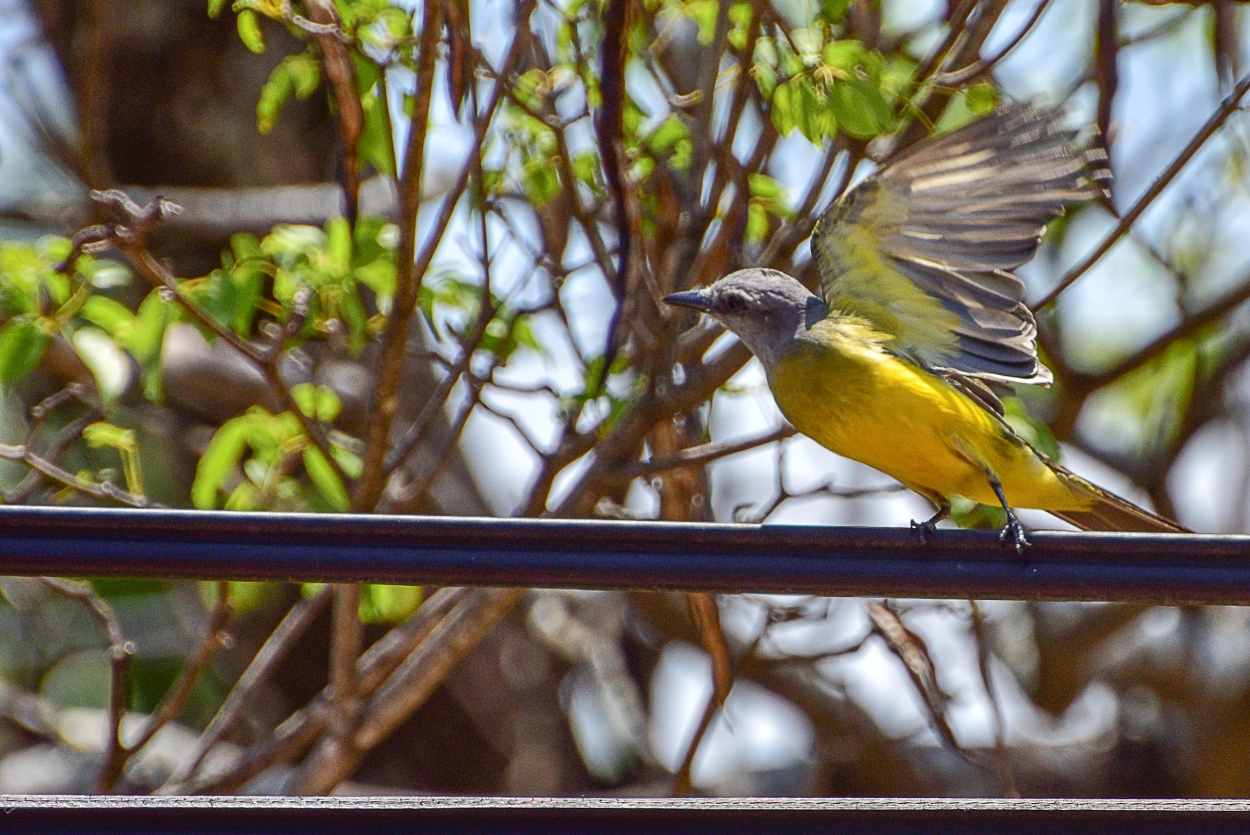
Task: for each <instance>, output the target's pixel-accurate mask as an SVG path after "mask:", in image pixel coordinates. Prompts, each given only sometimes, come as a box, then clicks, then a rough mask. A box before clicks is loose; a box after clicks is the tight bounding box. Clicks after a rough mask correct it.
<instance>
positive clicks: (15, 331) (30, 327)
mask: <svg viewBox="0 0 1250 835" xmlns="http://www.w3.org/2000/svg"><path fill="white" fill-rule="evenodd" d="M47 342H48V336H47V334H45V333H44V332H43V328H41V327H39V324H38V323H37V322H33V321H31V320H30V319H26V318H18V319H12V320H10V321H9V323H8V324H6V325H5V326H4V327H3V328H0V384H8V383H13V382H16V381H17V380H20V379H22V378H23V377H25V376H26V375H27V374H29V373H30V372H31V371H33V370H34V368H35V366H36V365H38V364H39V360H40V359H42V358H43V351H44V348H45V346H46V345H47Z"/></svg>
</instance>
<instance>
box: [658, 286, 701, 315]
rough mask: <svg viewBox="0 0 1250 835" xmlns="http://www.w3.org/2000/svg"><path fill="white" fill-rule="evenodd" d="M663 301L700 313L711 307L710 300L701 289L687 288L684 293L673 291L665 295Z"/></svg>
mask: <svg viewBox="0 0 1250 835" xmlns="http://www.w3.org/2000/svg"><path fill="white" fill-rule="evenodd" d="M664 301H665V303H666V304H671V305H674V306H676V307H688V308H690V309H691V310H698V311H700V312H701V313H707V312H708V311H709V310H711V309H712V304H711V301H710V300H709V299H708V297H707V294H706V293H704V292H703V291H702V290H687V291H686V292H684V293H674V294H673V295H671V296H665V297H664Z"/></svg>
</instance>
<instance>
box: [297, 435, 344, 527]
mask: <svg viewBox="0 0 1250 835" xmlns="http://www.w3.org/2000/svg"><path fill="white" fill-rule="evenodd" d="M304 469H306V470H307V471H308V477H309V478H310V479H312V483H313V486H314V487H316V488H317V493H318V494H319V495H320V496H321V498H323V499H324V500H325V501H326V503H327V504H329V505H330V507H331V508H333V509H334V510H335V511H337V512H339V513H344V512H346V511H348V510H351V506H352V500H351V496H350V495H348V493H347V488H346V487H344V486H343V482H341V481H339V477H338V475H337V474H336V473H335V472H334V468H333V467H332V466H330V462H329V461H328V460H327V459H326V457H325V456H324V455H322V454H321V450H319V449H317V448H316V447H314V446H307V447H304Z"/></svg>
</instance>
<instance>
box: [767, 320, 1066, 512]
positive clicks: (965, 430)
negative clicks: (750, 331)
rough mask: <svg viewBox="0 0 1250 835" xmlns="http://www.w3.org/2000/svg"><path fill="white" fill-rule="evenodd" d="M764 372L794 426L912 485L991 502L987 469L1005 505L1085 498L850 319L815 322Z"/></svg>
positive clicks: (1062, 504)
mask: <svg viewBox="0 0 1250 835" xmlns="http://www.w3.org/2000/svg"><path fill="white" fill-rule="evenodd" d="M768 372H769V375H768V377H769V385H770V386H771V387H772V390H773V396H774V397H775V398H776V400H777V405H778V407H780V409H781V411H782V413H783V414H784V415H785V416H786V418H787V419H788V420H789V421H790V422H791V423H792V424H794V427H795V428H796V429H798V430H799V431H800V432H802V433H803V434H804V435H807V436H809V437H810V438H812V439H813V440H815V441H816V442H817V443H819V444H821V445H822V446H825V447H827V448H829V449H831V450H833V451H834V452H836V453H838V454H839V455H843V456H845V457H847V458H853V459H855V460H856V461H860V462H863V463H865V464H867V465H869V466H871V467H875V468H876V469H878V470H881V471H882V472H884V473H886V474H888V475H890V476H893V477H894V478H896V479H898V480H899V481H901V482H903V483H904V484H906V485H907V486H908V487H911V488H912V489H915V490H917V491H919V492H921V493H924V494H928V495H930V496H932V495H934V494H937V495H941V496H945V497H950V496H964V497H966V498H969V499H972V500H974V501H978V502H984V503H986V504H997V501H998V500H997V498H996V497H995V495H994V493H993V490H992V489H991V488H990V484H989V481H988V479H987V477H986V474H985V469H986V467H988V468H989V469H990V470H991V471H992V472H993V473H994V474H995V475H997V477H998V479H999V480H1000V481H1001V482H1002V484H1003V489H1004V492H1005V493H1006V495H1007V500H1008V502H1009V503H1010V504H1011V505H1012V506H1013V507H1033V508H1041V509H1051V510H1077V509H1083V508H1084V507H1085V506H1086V502H1085V501H1083V500H1079V499H1077V497H1076V496H1075V495H1073V493H1072V491H1071V490H1069V489H1068V487H1067V486H1066V485H1065V483H1064V481H1063V479H1062V477H1061V476H1060V475H1059V474H1058V473H1056V472H1055V471H1054V470H1053V469H1052V468H1051V467H1050V466H1048V464H1047V463H1046V461H1045V460H1044V459H1043V458H1041V457H1040V456H1039V454H1038V453H1037V452H1035V451H1034V450H1033V449H1032V448H1031V447H1029V446H1028V445H1027V444H1025V443H1024V442H1023V441H1022V440H1021V439H1020V438H1018V437H1017V436H1016V435H1014V434H1013V433H1011V432H1010V430H1008V429H1007V428H1006V427H1005V426H1004V425H1003V424H1002V423H1001V422H1000V421H999V420H998V418H997V417H996V416H994V415H992V414H990V413H989V412H987V411H986V410H985V409H984V408H982V407H981V406H979V405H977V404H976V403H975V402H973V401H972V400H971V399H969V398H968V397H967V396H966V395H964V394H962V393H960V392H959V391H957V390H955V389H954V388H952V387H951V386H950V385H949V384H948V383H946V381H944V380H942V379H941V378H940V377H937V376H936V375H934V374H932V373H930V372H928V371H925V370H924V369H922V368H920V367H919V366H917V365H915V364H914V363H911V362H908V361H907V360H904V359H902V358H900V357H898V356H896V355H894V354H891V353H889V352H887V351H885V350H884V349H882V347H881V346H880V344H878V342H877V341H875V340H874V339H873V335H872V333H871V332H870V331H868V330H867V329H866V327H865V326H864V325H862V324H859V323H858V322H855V321H854V320H851V321H845V320H843V321H837V320H834V319H826V320H824V321H823V322H820V323H819V324H818V325H816V326H815V327H814V328H812V329H811V330H809V331H808V332H807V333H806V334H805V335H804V336H803V337H801V338H800V339H799V340H798V341H797V342H796V344H795V347H794V348H793V349H791V350H790V351H789V352H787V353H786V354H784V355H783V356H782V357H781V358H780V359H779V360H778V361H777V362H776V363H775V364H774V367H773V368H771V369H768Z"/></svg>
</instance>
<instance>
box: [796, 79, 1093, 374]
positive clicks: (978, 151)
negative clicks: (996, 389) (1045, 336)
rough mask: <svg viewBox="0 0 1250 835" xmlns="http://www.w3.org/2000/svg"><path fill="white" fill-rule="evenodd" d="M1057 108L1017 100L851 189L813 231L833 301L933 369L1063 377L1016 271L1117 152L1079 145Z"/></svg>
mask: <svg viewBox="0 0 1250 835" xmlns="http://www.w3.org/2000/svg"><path fill="white" fill-rule="evenodd" d="M1057 118H1058V115H1057V113H1056V111H1053V110H1052V111H1036V110H1034V109H1032V108H1031V107H1028V106H1027V105H1019V104H1017V105H1011V106H1007V107H1005V108H1004V109H1002V110H1000V111H999V112H997V113H995V114H994V115H992V116H988V117H986V118H984V119H981V120H978V121H976V122H973V123H971V124H969V125H967V126H965V127H963V128H960V129H958V130H955V131H952V132H951V133H949V134H946V135H945V136H940V137H935V138H931V139H927V140H924V141H922V142H918V143H916V144H915V145H913V146H912V147H910V148H908V149H906V150H904V151H902V152H901V153H899V154H898V155H896V156H895V157H894V158H892V159H891V160H890V161H888V162H887V163H886V164H885V165H884V166H882V167H881V168H880V169H879V170H878V171H877V172H876V173H875V174H874V175H873V176H871V177H869V178H868V179H866V180H865V181H864V182H863V183H861V184H860V185H859V186H857V187H856V188H854V189H853V190H851V191H850V192H849V193H848V194H847V195H846V196H845V197H843V198H842V199H841V200H840V201H838V203H837V204H835V205H834V206H833V207H832V208H831V209H830V210H829V211H828V212H827V213H826V214H825V215H824V216H823V217H822V218H821V219H820V220H819V222H817V224H816V228H815V231H814V233H813V235H812V253H813V255H814V256H815V259H816V264H817V267H818V268H819V270H820V283H821V287H822V290H823V293H824V297H825V302H826V303H827V304H828V306H829V309H830V310H831V311H841V312H842V313H849V314H854V315H857V316H860V317H862V318H864V319H867V320H868V321H869V322H870V323H871V324H872V325H873V327H875V328H876V329H878V330H880V331H881V332H883V333H886V334H888V335H889V336H891V337H892V338H893V344H892V345H891V347H892V348H893V349H894V350H897V351H900V352H902V353H905V354H907V355H908V356H911V357H913V358H914V359H916V360H917V361H919V362H920V363H922V364H923V365H925V366H926V367H928V368H931V369H933V370H934V371H938V372H944V371H949V372H954V373H956V374H958V375H961V376H963V377H968V378H981V379H985V380H996V381H1006V382H1027V383H1048V382H1050V379H1051V377H1050V371H1049V370H1048V369H1047V368H1046V367H1045V366H1044V365H1042V364H1041V363H1040V362H1038V360H1037V345H1036V333H1037V326H1036V324H1035V322H1034V320H1033V314H1032V313H1030V312H1029V309H1028V308H1027V307H1025V306H1024V302H1023V297H1024V284H1023V283H1022V282H1021V281H1020V279H1018V278H1016V276H1015V275H1013V274H1012V272H1011V270H1013V269H1015V268H1016V267H1018V266H1020V265H1021V264H1023V263H1025V262H1026V261H1028V260H1029V259H1030V258H1032V257H1033V255H1034V253H1035V252H1036V251H1037V246H1038V242H1039V241H1040V240H1041V237H1042V232H1043V231H1044V230H1045V228H1046V224H1047V223H1048V222H1049V221H1051V220H1053V219H1054V218H1056V217H1058V216H1059V215H1060V214H1061V213H1062V212H1063V207H1064V206H1065V205H1066V204H1068V203H1071V202H1073V201H1077V200H1084V199H1088V198H1090V197H1092V196H1094V195H1096V194H1098V193H1100V192H1101V191H1103V190H1104V183H1105V181H1107V180H1109V179H1110V176H1111V174H1110V171H1109V170H1108V169H1107V167H1106V154H1105V153H1104V152H1102V151H1101V149H1097V148H1092V149H1088V150H1081V149H1079V148H1077V147H1076V146H1075V145H1074V144H1073V143H1074V140H1075V134H1074V133H1072V132H1070V131H1065V130H1062V129H1061V128H1060V127H1059V126H1058V125H1057Z"/></svg>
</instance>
